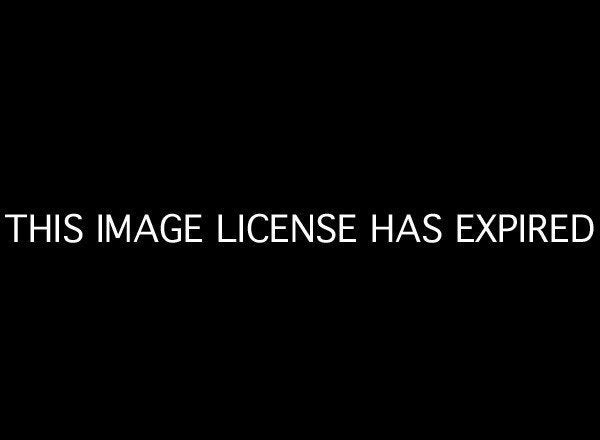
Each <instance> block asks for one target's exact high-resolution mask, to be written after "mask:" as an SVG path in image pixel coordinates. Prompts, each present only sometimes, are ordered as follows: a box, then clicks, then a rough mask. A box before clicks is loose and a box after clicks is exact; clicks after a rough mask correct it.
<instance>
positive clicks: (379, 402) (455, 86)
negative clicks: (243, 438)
mask: <svg viewBox="0 0 600 440" xmlns="http://www.w3.org/2000/svg"><path fill="white" fill-rule="evenodd" d="M52 12H57V11H52ZM153 12H157V11H153ZM163 12H164V11H163ZM247 12H248V14H247V13H246V12H240V11H239V10H237V9H236V11H233V10H232V11H228V12H227V13H225V14H224V15H223V14H221V15H216V14H215V13H214V12H212V11H211V12H207V11H204V12H195V13H193V14H190V15H188V14H186V13H184V12H183V11H180V12H177V13H175V15H173V16H171V15H170V14H169V15H167V14H166V13H165V15H164V16H163V14H162V12H161V14H159V15H160V18H156V16H155V15H152V17H150V16H147V15H146V13H145V12H144V13H141V12H140V11H137V12H136V13H133V14H127V15H126V14H125V13H124V12H122V13H119V14H114V16H112V15H111V16H110V17H107V18H102V19H100V18H99V17H100V15H97V14H100V12H97V13H96V12H95V13H94V14H92V15H85V19H83V18H82V16H78V18H77V19H75V18H74V19H66V22H65V23H63V22H62V21H57V20H50V19H48V16H46V17H45V16H44V14H43V13H41V14H40V16H36V17H35V19H34V18H33V15H36V14H34V13H33V12H32V11H30V12H28V14H26V15H25V16H23V17H24V19H25V20H24V21H19V23H18V24H16V25H15V26H14V29H10V30H8V31H7V39H6V44H5V52H4V55H3V66H4V67H3V70H4V72H3V73H4V74H5V79H4V80H3V85H4V87H3V96H4V99H3V110H4V111H3V124H2V125H3V133H4V136H3V137H4V142H3V156H4V158H3V160H2V173H1V176H2V177H1V179H2V201H1V202H2V205H1V206H2V213H3V214H4V213H5V212H31V213H42V212H43V213H67V212H79V213H83V214H86V215H87V216H89V215H92V214H94V213H96V212H105V211H107V210H110V211H113V212H124V211H131V212H151V213H153V214H155V215H158V214H160V213H163V212H169V211H175V212H179V213H186V212H190V213H202V214H204V215H205V216H206V217H208V218H210V217H211V216H214V215H215V214H216V213H217V212H222V211H229V212H237V211H239V210H243V211H246V212H252V211H256V212H288V213H292V212H294V213H319V212H325V211H328V212H334V213H335V212H356V213H359V215H361V243H360V244H359V245H348V246H342V245H338V246H331V247H326V248H323V247H321V248H317V247H291V246H285V245H283V246H275V245H273V246H268V247H262V248H252V247H244V248H234V249H232V248H227V249H225V248H218V247H216V246H214V245H210V244H207V245H206V246H199V247H175V248H164V247H158V248H154V247H152V246H138V247H129V248H128V247H126V246H124V247H117V248H115V247H111V248H102V247H98V246H95V245H94V244H93V243H88V244H83V245H81V246H76V247H63V246H54V247H53V246H39V247H35V248H31V247H27V246H23V247H20V246H10V245H9V243H8V242H7V240H4V242H3V245H2V254H3V257H5V258H3V263H2V264H3V270H2V273H3V278H4V282H3V284H4V285H5V286H6V287H5V288H3V289H2V291H3V295H2V301H3V303H4V304H3V307H2V311H3V314H4V315H5V319H3V324H4V327H5V331H4V338H3V339H4V341H5V347H6V348H5V355H6V356H5V358H6V362H5V365H7V366H8V367H9V370H10V373H9V374H8V375H7V376H6V382H7V384H8V385H9V386H10V388H11V389H13V388H14V389H15V393H14V394H11V396H14V397H11V404H10V408H11V412H12V413H13V414H15V415H20V416H23V414H31V410H32V409H34V408H35V409H38V410H40V411H39V412H40V413H41V414H45V415H46V417H47V418H45V419H44V420H47V421H46V422H44V423H49V424H52V425H57V426H63V423H67V424H71V423H73V420H74V419H77V420H78V421H83V422H88V423H86V425H87V426H88V427H89V426H99V427H107V426H109V425H112V422H113V421H123V420H128V421H131V420H133V421H134V425H136V426H138V427H148V426H150V427H152V428H153V429H158V426H157V425H160V426H163V427H165V428H166V429H167V430H168V431H171V430H174V429H176V428H180V427H181V426H183V425H184V424H183V422H184V421H191V422H192V423H193V424H201V426H198V427H200V428H202V427H203V426H204V425H203V423H205V420H207V419H208V420H210V421H212V422H213V423H214V422H216V423H217V424H218V425H219V426H221V427H222V429H225V430H230V429H239V428H242V429H251V428H255V427H256V428H261V429H266V428H269V429H273V428H274V427H275V426H276V425H278V424H279V423H281V422H283V423H282V424H283V426H284V427H285V428H286V429H287V430H286V431H282V432H288V431H290V430H291V431H295V430H298V429H306V430H308V432H314V431H313V430H312V429H313V428H312V427H313V426H315V422H317V423H318V422H323V421H328V422H330V423H329V426H330V428H329V429H331V430H332V431H331V432H337V430H340V429H344V428H350V429H357V430H358V429H359V428H363V429H365V430H366V431H365V432H372V431H373V430H375V429H383V428H384V427H386V426H387V425H388V424H389V423H391V424H392V426H395V427H396V428H399V427H400V428H401V427H403V426H407V427H408V425H404V424H403V423H405V422H401V421H402V420H407V419H408V420H410V421H412V422H413V423H416V424H418V425H420V426H421V427H422V428H423V429H426V430H431V429H440V428H441V429H455V428H460V429H465V428H467V427H469V428H471V429H473V428H474V427H475V425H477V424H478V423H481V422H483V425H484V426H485V427H486V428H487V429H488V430H490V429H491V430H497V429H507V430H509V432H512V431H510V430H511V429H512V428H511V427H512V426H514V423H515V422H522V421H525V420H528V421H532V420H533V421H534V423H532V424H531V426H532V428H533V429H540V427H548V426H551V427H553V428H556V429H557V428H558V426H557V425H559V424H560V425H561V426H563V427H566V428H568V429H573V424H572V423H573V419H572V418H571V416H572V415H573V414H576V415H577V417H578V418H579V420H580V421H581V420H583V419H584V418H585V417H586V414H588V411H589V409H586V408H587V405H586V403H585V402H586V396H589V395H590V394H591V393H592V390H593V389H595V388H594V385H593V381H592V375H591V372H592V371H593V369H594V366H595V365H596V364H595V363H594V362H592V359H593V356H592V355H593V348H594V347H593V341H594V339H595V338H596V336H597V327H598V326H597V322H596V320H595V314H596V310H597V304H596V301H595V299H594V297H593V295H594V293H595V290H597V289H596V287H595V284H594V283H593V281H595V279H594V269H595V266H596V262H597V253H596V247H597V238H595V239H594V242H593V243H590V244H587V245H560V244H559V245H552V246H544V245H541V246H522V245H521V246H518V245H515V244H508V245H506V246H486V245H482V246H460V245H458V244H456V243H455V242H454V241H455V240H454V238H455V236H454V225H453V218H454V216H455V215H456V214H457V213H460V212H477V213H487V214H490V213H512V214H518V213H530V212H531V213H545V214H549V213H585V214H588V215H592V216H593V217H594V218H595V220H596V221H597V212H598V211H597V208H596V207H595V205H596V203H595V200H596V199H595V195H594V193H593V188H594V187H595V186H596V184H595V180H596V179H595V178H594V177H595V174H594V161H593V159H592V154H593V152H592V147H593V146H594V145H596V144H597V135H596V133H595V130H594V128H595V121H596V118H597V108H596V107H595V102H596V101H597V85H596V84H595V82H594V81H593V78H595V77H597V69H596V68H595V66H594V65H593V54H594V52H593V49H594V47H593V46H592V44H591V43H592V40H591V39H589V38H590V36H589V35H588V33H591V32H592V29H591V28H589V27H588V26H587V25H586V24H585V23H584V22H583V21H582V19H581V18H580V17H575V18H569V17H567V16H566V15H565V16H563V17H561V19H560V20H559V21H556V19H553V20H550V19H549V18H543V17H542V16H541V15H540V14H539V13H536V14H532V15H527V17H526V18H524V17H525V13H524V11H521V13H520V14H516V15H514V16H513V15H510V14H509V16H506V15H504V14H500V11H496V12H494V13H487V12H483V11H481V13H480V15H477V13H476V12H475V11H469V14H466V11H445V12H441V11H427V12H425V13H420V14H416V13H414V12H412V11H404V12H397V11H395V12H393V13H392V12H385V11H380V12H376V13H374V14H371V13H369V14H367V13H366V11H353V12H354V14H351V15H347V14H346V13H344V14H338V13H332V14H328V15H327V17H326V18H325V14H324V11H321V13H319V14H308V16H307V15H306V14H303V13H301V11H295V12H293V13H284V12H283V11H281V12H280V13H276V12H275V11H272V10H270V11H269V13H268V14H267V13H266V12H265V11H262V12H261V11H255V10H253V11H247ZM305 12H306V11H305ZM338 12H339V11H338ZM446 12H448V13H449V12H453V13H454V15H446ZM538 12H539V11H538ZM69 13H70V14H73V13H74V12H73V11H70V12H69ZM250 13H253V14H251V15H249V14H250ZM75 14H76V13H75ZM278 14H280V15H278ZM470 14H474V15H470ZM184 16H185V18H184ZM69 17H70V15H69ZM102 17H104V15H102ZM257 17H259V18H260V19H259V18H257ZM517 17H518V18H517ZM63 18H65V16H64V15H63ZM375 212H376V213H380V214H387V213H395V214H405V213H413V214H423V213H428V212H438V213H440V214H441V215H443V217H444V219H445V220H446V221H447V225H448V227H447V228H445V229H444V233H445V238H444V241H443V243H441V244H440V245H438V246H420V247H417V246H413V245H411V244H410V243H407V244H406V245H401V246H394V247H377V248H376V247H374V246H371V245H369V244H368V238H369V234H368V229H367V228H366V225H368V223H364V221H365V220H368V218H369V215H370V214H371V213H375ZM363 229H366V232H365V231H363ZM3 233H5V231H3ZM4 237H6V235H4ZM54 411H56V412H58V413H61V414H63V416H62V417H54V416H52V414H53V412H54ZM36 413H38V412H36ZM40 417H41V416H40ZM173 417H174V418H173ZM40 420H41V419H40ZM92 423H93V424H92ZM578 425H579V423H578ZM48 426H50V425H48ZM133 429H139V428H135V427H134V428H133Z"/></svg>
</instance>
